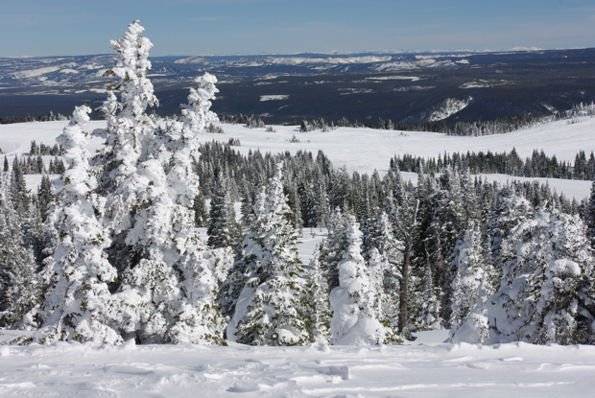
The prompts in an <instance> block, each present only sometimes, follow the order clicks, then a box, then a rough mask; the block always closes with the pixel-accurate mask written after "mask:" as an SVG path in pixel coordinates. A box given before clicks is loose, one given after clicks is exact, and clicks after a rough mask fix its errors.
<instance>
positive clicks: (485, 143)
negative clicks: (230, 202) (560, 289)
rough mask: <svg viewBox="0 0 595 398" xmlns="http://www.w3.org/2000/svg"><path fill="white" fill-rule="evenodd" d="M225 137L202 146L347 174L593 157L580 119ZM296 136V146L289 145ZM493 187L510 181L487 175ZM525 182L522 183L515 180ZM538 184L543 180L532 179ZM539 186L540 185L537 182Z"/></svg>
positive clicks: (10, 143) (26, 133)
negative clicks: (430, 162)
mask: <svg viewBox="0 0 595 398" xmlns="http://www.w3.org/2000/svg"><path fill="white" fill-rule="evenodd" d="M103 124H104V123H103V122H93V123H92V126H93V127H101V126H103ZM63 126H64V122H45V123H23V124H11V125H2V126H0V148H1V149H2V150H4V151H5V152H9V153H11V152H12V153H19V152H27V151H28V150H29V145H30V142H31V140H37V141H38V142H40V143H45V144H52V143H53V142H54V140H55V137H56V136H57V135H58V134H59V133H60V131H61V129H62V127H63ZM223 127H224V130H225V133H224V134H207V135H204V136H203V137H202V140H203V141H211V140H217V141H221V142H227V141H228V140H229V139H230V138H232V137H233V138H237V139H239V140H240V142H241V145H240V146H238V147H236V149H238V150H239V151H242V152H248V151H249V150H256V149H258V150H260V151H263V152H271V153H279V152H284V151H291V152H296V151H298V150H305V151H311V152H317V151H318V150H322V151H324V153H325V154H326V155H327V156H328V157H329V158H330V159H331V160H332V161H333V163H334V164H335V165H336V166H337V167H342V166H344V167H346V168H347V169H348V170H349V171H359V172H368V173H370V172H373V171H374V170H379V171H386V169H387V168H388V164H389V160H390V158H391V157H392V156H394V155H403V154H413V155H418V156H423V157H435V156H438V155H440V154H444V153H445V152H448V153H453V152H466V151H472V152H478V151H488V150H491V151H493V152H505V151H506V152H508V151H510V150H511V149H512V148H513V147H514V148H516V150H517V152H518V153H519V155H520V156H521V157H528V156H530V155H531V153H532V152H533V150H535V149H537V150H543V151H544V152H545V153H546V154H549V155H556V156H557V157H558V159H559V160H565V161H573V160H574V157H575V155H576V154H577V152H579V151H580V150H584V151H586V152H587V153H589V152H591V151H595V117H591V118H588V117H587V118H581V119H578V120H575V121H574V122H573V123H570V122H569V121H566V120H561V121H556V122H552V123H547V124H542V125H538V126H534V127H531V128H526V129H522V130H518V131H515V132H512V133H508V134H498V135H489V136H482V137H458V136H447V135H444V134H438V133H429V132H400V131H385V130H373V129H366V128H338V129H336V130H333V131H330V132H321V131H314V132H309V133H299V132H298V131H297V128H296V127H295V126H274V129H275V132H274V133H272V132H266V131H265V129H264V128H260V129H249V128H246V127H244V126H242V125H231V124H225V125H224V126H223ZM294 135H295V136H296V138H297V139H298V140H299V142H290V141H293V140H292V137H293V136H294ZM486 178H489V179H491V180H496V181H502V180H503V179H509V178H512V177H508V176H501V175H487V176H486ZM515 179H521V180H526V179H523V178H516V177H515ZM534 180H538V181H541V180H543V179H534ZM541 182H543V181H541ZM547 183H548V184H549V185H550V187H552V188H554V189H556V191H557V192H559V193H563V194H565V195H566V196H567V197H575V198H577V199H583V198H586V197H587V195H588V192H589V189H590V186H591V183H590V182H589V181H571V180H560V179H548V181H547Z"/></svg>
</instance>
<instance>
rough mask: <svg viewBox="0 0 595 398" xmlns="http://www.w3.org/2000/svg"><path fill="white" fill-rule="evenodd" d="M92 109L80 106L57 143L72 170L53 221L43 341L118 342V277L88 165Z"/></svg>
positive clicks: (43, 319) (64, 176)
mask: <svg viewBox="0 0 595 398" xmlns="http://www.w3.org/2000/svg"><path fill="white" fill-rule="evenodd" d="M90 112H91V109H90V108H88V107H87V106H81V107H77V108H76V109H75V110H74V113H73V114H72V118H71V120H70V123H69V124H68V126H66V128H64V132H63V133H62V135H60V136H59V137H58V143H59V144H60V145H61V146H62V148H64V151H65V154H64V157H65V159H66V161H67V163H68V169H67V170H66V172H65V173H64V175H63V177H62V179H63V188H62V189H61V191H60V192H59V193H58V201H57V203H56V206H55V209H54V211H53V213H52V214H51V215H50V222H51V223H52V224H53V225H54V227H55V228H56V230H57V236H58V242H57V246H56V247H55V248H54V250H53V255H52V257H50V258H48V259H47V260H46V267H47V270H46V271H45V273H46V274H47V275H49V276H50V282H49V287H48V290H47V292H46V294H45V299H44V302H43V304H42V306H41V310H40V317H41V327H42V340H44V341H48V342H51V341H56V340H68V341H79V342H94V343H108V344H114V343H120V342H122V338H121V336H120V335H119V334H118V333H117V332H116V331H115V330H114V329H113V328H112V327H110V310H111V308H110V307H111V304H112V298H111V294H110V291H109V286H108V284H109V283H112V282H113V281H114V280H115V279H116V277H117V274H116V269H115V268H114V267H113V266H112V265H111V264H110V262H109V261H108V259H107V255H106V253H105V249H106V248H107V247H108V246H109V244H110V239H109V236H108V235H107V233H106V229H105V228H104V227H103V226H102V225H101V223H100V221H99V220H98V219H97V216H96V215H97V214H99V208H98V202H99V201H98V200H97V198H96V196H95V195H94V193H93V190H94V189H95V188H96V185H97V181H96V180H95V177H94V175H93V173H92V171H91V168H90V165H89V158H90V154H89V152H88V151H87V147H88V144H89V133H88V131H87V130H86V128H85V124H86V123H87V122H88V121H89V113H90Z"/></svg>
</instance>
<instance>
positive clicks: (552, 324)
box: [484, 209, 593, 344]
mask: <svg viewBox="0 0 595 398" xmlns="http://www.w3.org/2000/svg"><path fill="white" fill-rule="evenodd" d="M585 232H586V227H585V225H584V224H583V223H582V221H581V220H580V219H579V218H578V216H570V215H566V214H563V213H560V212H559V211H557V210H554V211H551V212H550V211H547V210H544V209H542V210H540V211H539V212H538V213H537V214H536V215H535V217H534V218H532V219H529V220H527V221H525V222H523V223H521V224H520V225H519V226H518V227H516V228H515V229H513V231H512V233H511V234H510V236H509V237H507V239H506V240H505V241H504V243H503V245H502V255H503V256H504V258H506V262H505V263H504V270H503V276H502V281H501V283H500V288H499V290H498V291H497V292H496V294H495V295H494V296H493V298H492V299H490V302H489V303H487V304H486V305H485V307H484V308H485V309H484V313H485V315H486V317H487V319H488V321H489V332H490V335H489V339H487V341H488V342H509V341H527V342H530V343H535V344H548V343H558V344H577V343H586V344H588V343H591V342H592V334H593V329H592V328H593V325H592V319H593V312H592V311H593V299H592V294H591V293H588V292H589V291H592V290H590V289H592V275H593V257H592V254H591V252H590V247H589V242H588V240H587V238H586V233H585ZM589 296H591V298H590V299H589V298H588V297H589Z"/></svg>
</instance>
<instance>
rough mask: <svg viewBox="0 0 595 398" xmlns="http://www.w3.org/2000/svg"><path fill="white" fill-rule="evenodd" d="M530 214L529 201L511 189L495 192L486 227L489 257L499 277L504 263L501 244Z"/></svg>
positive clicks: (504, 188)
mask: <svg viewBox="0 0 595 398" xmlns="http://www.w3.org/2000/svg"><path fill="white" fill-rule="evenodd" d="M531 214H532V209H531V205H530V203H529V201H528V200H527V199H526V198H524V197H522V196H520V195H517V194H516V193H515V192H514V189H513V188H512V187H509V186H507V187H503V188H502V189H501V190H499V191H498V192H497V194H496V197H495V200H494V202H493V203H492V207H491V209H490V211H489V214H488V219H487V225H486V229H487V239H488V245H487V246H488V247H489V248H490V253H489V255H490V257H491V260H492V263H493V264H494V267H495V270H496V274H497V275H501V271H502V268H503V263H504V262H505V261H506V258H504V257H503V256H502V253H501V248H502V242H503V241H504V239H505V238H506V237H507V236H509V235H510V232H511V231H512V230H513V229H514V228H515V227H516V226H518V225H519V224H520V223H522V222H523V221H525V220H526V219H527V218H530V217H531Z"/></svg>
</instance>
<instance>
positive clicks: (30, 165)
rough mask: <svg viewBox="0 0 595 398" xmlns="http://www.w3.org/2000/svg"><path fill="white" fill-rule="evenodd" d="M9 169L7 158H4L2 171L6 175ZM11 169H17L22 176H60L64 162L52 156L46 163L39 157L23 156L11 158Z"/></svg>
mask: <svg viewBox="0 0 595 398" xmlns="http://www.w3.org/2000/svg"><path fill="white" fill-rule="evenodd" d="M10 168H11V166H9V162H8V157H6V156H5V157H4V162H3V166H2V171H4V172H5V173H6V172H8V171H9V170H10ZM12 169H13V170H14V169H18V170H19V172H20V173H22V174H62V173H64V171H65V170H66V167H65V165H64V161H63V160H62V159H61V158H60V157H58V156H54V157H53V158H51V159H49V161H47V162H46V161H45V160H44V158H43V157H42V156H41V155H37V156H30V155H24V156H22V157H21V158H19V157H18V156H15V157H13V159H12Z"/></svg>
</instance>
